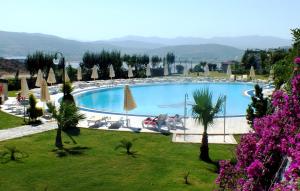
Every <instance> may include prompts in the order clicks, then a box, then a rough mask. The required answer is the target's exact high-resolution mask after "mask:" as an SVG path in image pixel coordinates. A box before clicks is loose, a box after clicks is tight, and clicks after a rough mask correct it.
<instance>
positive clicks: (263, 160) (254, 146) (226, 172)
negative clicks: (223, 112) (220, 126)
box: [216, 75, 300, 191]
mask: <svg viewBox="0 0 300 191" xmlns="http://www.w3.org/2000/svg"><path fill="white" fill-rule="evenodd" d="M272 104H273V106H274V108H275V111H274V112H273V113H272V114H270V115H267V116H265V117H261V118H256V119H255V120H254V124H253V131H252V132H250V133H248V134H246V135H244V136H242V138H241V142H240V144H239V145H238V147H237V153H236V154H237V163H236V164H231V163H230V162H229V161H221V162H220V173H219V176H218V178H217V180H216V183H217V184H218V185H219V187H220V189H219V190H244V191H248V190H253V191H260V190H276V191H277V190H278V191H279V190H284V191H285V190H298V189H299V185H298V184H299V181H300V178H299V175H300V75H297V76H295V77H294V78H293V79H292V92H291V94H290V95H289V94H288V93H286V92H284V91H281V90H278V91H276V92H274V94H273V97H272ZM285 159H287V160H286V161H288V162H287V165H284V163H283V161H284V160H285ZM280 170H281V171H280Z"/></svg>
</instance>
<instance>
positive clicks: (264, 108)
mask: <svg viewBox="0 0 300 191" xmlns="http://www.w3.org/2000/svg"><path fill="white" fill-rule="evenodd" d="M251 99H252V103H251V104H250V105H249V106H248V109H247V116H246V118H247V120H248V123H249V124H250V125H252V124H253V120H254V118H260V117H263V116H265V115H266V114H267V112H268V111H269V110H271V109H270V108H271V106H270V105H271V103H270V101H269V99H268V98H264V95H263V93H262V88H261V87H259V85H258V84H256V85H255V95H254V96H252V97H251Z"/></svg>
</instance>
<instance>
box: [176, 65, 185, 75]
mask: <svg viewBox="0 0 300 191" xmlns="http://www.w3.org/2000/svg"><path fill="white" fill-rule="evenodd" d="M176 70H177V73H178V74H183V70H184V67H183V66H182V65H176Z"/></svg>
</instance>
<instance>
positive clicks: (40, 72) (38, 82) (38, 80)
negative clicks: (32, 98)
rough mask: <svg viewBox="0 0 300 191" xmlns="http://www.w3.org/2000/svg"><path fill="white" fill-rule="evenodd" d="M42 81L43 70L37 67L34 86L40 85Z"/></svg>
mask: <svg viewBox="0 0 300 191" xmlns="http://www.w3.org/2000/svg"><path fill="white" fill-rule="evenodd" d="M42 81H43V72H42V70H41V69H39V71H38V73H37V76H36V81H35V86H36V87H41V85H42Z"/></svg>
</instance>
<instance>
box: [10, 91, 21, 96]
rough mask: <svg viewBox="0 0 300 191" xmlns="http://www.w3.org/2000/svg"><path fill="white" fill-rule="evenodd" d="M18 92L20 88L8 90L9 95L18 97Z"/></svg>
mask: <svg viewBox="0 0 300 191" xmlns="http://www.w3.org/2000/svg"><path fill="white" fill-rule="evenodd" d="M18 92H20V90H18V91H17V90H14V91H8V97H17V93H18Z"/></svg>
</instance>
